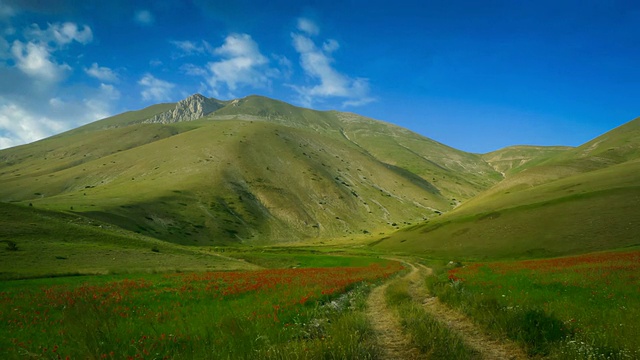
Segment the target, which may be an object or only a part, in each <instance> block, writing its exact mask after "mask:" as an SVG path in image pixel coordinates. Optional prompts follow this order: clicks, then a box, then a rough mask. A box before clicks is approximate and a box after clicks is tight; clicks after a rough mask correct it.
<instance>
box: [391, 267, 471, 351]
mask: <svg viewBox="0 0 640 360" xmlns="http://www.w3.org/2000/svg"><path fill="white" fill-rule="evenodd" d="M385 297H386V301H387V304H388V305H390V306H392V307H394V308H396V309H397V311H398V314H399V315H400V319H401V324H402V326H403V328H404V330H405V331H406V332H407V333H408V334H410V335H411V341H412V343H413V344H414V345H415V346H416V347H417V348H418V349H419V350H420V352H422V353H424V354H428V356H429V358H432V359H461V360H462V359H479V354H478V353H477V352H476V351H475V350H473V349H471V348H470V347H468V346H467V345H466V344H465V343H464V342H463V341H462V338H461V337H460V336H459V335H457V334H455V333H454V332H452V331H451V330H450V329H449V328H447V327H446V326H445V325H443V324H441V323H440V322H438V321H437V320H436V319H435V318H434V317H433V316H432V315H430V314H429V313H428V312H427V311H425V310H424V308H423V307H422V306H421V305H420V304H418V303H416V302H414V300H413V298H412V296H411V294H410V293H409V282H408V281H407V280H404V279H400V280H396V281H394V282H393V283H391V284H390V285H389V287H387V290H386V293H385Z"/></svg>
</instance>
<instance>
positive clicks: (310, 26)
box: [298, 18, 320, 35]
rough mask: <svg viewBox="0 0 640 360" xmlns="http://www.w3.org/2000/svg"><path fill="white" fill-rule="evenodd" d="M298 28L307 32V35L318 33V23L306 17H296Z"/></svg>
mask: <svg viewBox="0 0 640 360" xmlns="http://www.w3.org/2000/svg"><path fill="white" fill-rule="evenodd" d="M298 30H300V31H302V32H305V33H307V35H318V34H319V33H320V28H319V27H318V25H316V23H314V22H313V21H311V20H309V19H306V18H298Z"/></svg>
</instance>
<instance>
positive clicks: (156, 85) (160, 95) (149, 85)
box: [138, 74, 175, 101]
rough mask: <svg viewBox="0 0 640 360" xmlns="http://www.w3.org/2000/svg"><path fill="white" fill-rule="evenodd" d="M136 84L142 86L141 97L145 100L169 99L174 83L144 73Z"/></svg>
mask: <svg viewBox="0 0 640 360" xmlns="http://www.w3.org/2000/svg"><path fill="white" fill-rule="evenodd" d="M138 84H139V85H141V86H142V87H143V90H142V92H141V95H142V99H143V100H145V101H149V100H152V101H168V100H171V93H172V91H173V88H174V87H175V84H172V83H170V82H168V81H164V80H160V79H158V78H156V77H154V76H153V75H151V74H145V75H144V76H143V77H142V78H141V79H140V80H139V81H138Z"/></svg>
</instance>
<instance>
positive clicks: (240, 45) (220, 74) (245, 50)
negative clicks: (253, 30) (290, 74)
mask: <svg viewBox="0 0 640 360" xmlns="http://www.w3.org/2000/svg"><path fill="white" fill-rule="evenodd" d="M213 53H214V54H215V55H218V56H219V57H220V58H221V60H219V61H214V62H209V63H208V64H207V65H206V69H207V70H208V71H209V73H210V74H209V78H208V80H207V82H208V84H209V86H211V88H212V89H213V91H214V93H217V92H218V90H219V88H220V85H222V84H224V85H226V87H227V89H228V90H230V91H235V90H236V89H237V88H238V87H239V86H244V85H248V86H252V87H264V86H266V85H268V84H269V78H270V77H273V76H274V75H275V72H274V70H273V69H270V68H269V67H268V63H269V60H268V59H267V57H265V56H264V55H262V54H261V53H260V50H259V48H258V44H257V43H256V42H255V41H254V40H253V39H252V38H251V36H249V35H247V34H231V35H229V36H227V37H226V38H225V41H224V44H223V45H222V46H220V47H218V48H216V49H214V50H213Z"/></svg>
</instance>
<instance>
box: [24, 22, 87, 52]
mask: <svg viewBox="0 0 640 360" xmlns="http://www.w3.org/2000/svg"><path fill="white" fill-rule="evenodd" d="M25 35H26V36H27V37H28V38H31V39H34V40H36V41H38V42H41V43H54V44H56V45H58V46H62V45H67V44H70V43H71V42H73V41H77V42H79V43H81V44H88V43H90V42H91V41H93V31H91V28H90V27H89V26H87V25H84V26H83V27H82V29H81V28H80V27H79V26H78V24H75V23H72V22H65V23H62V24H61V23H54V24H49V25H48V26H47V28H46V29H44V30H43V29H40V26H38V25H37V24H33V25H31V27H30V28H29V29H27V31H26V32H25Z"/></svg>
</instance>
